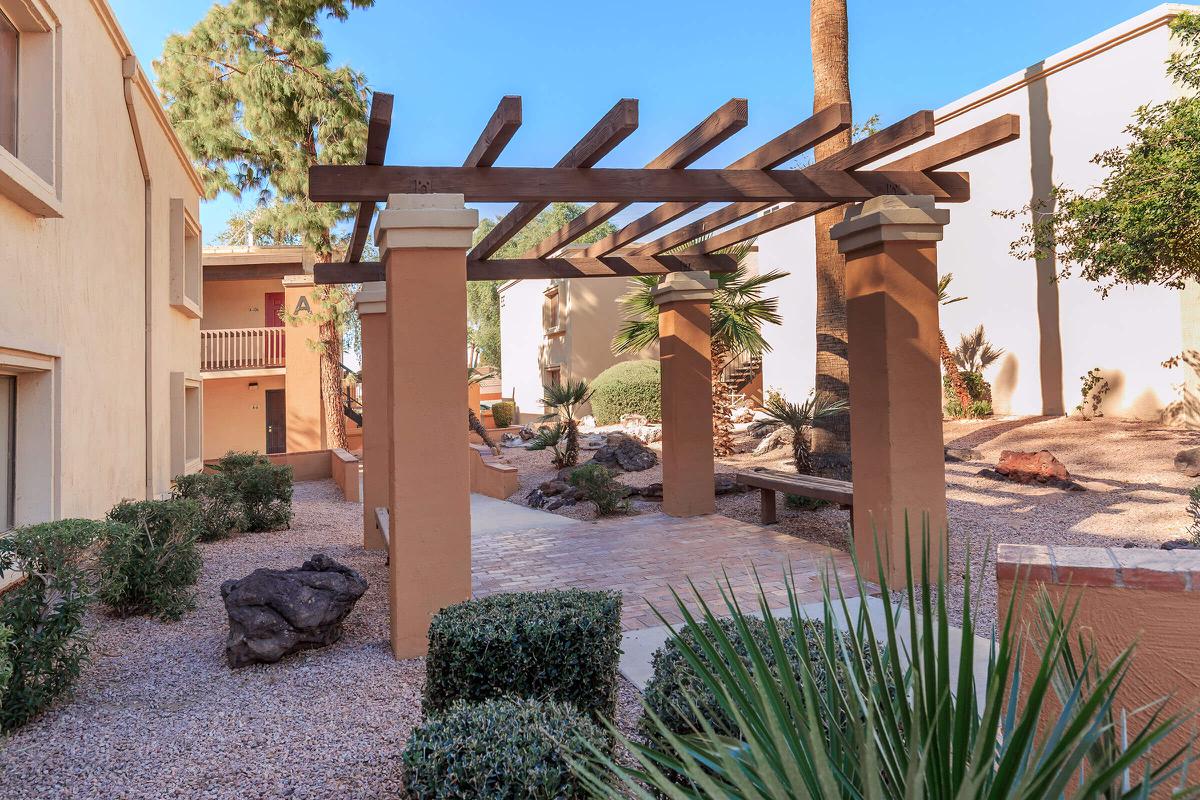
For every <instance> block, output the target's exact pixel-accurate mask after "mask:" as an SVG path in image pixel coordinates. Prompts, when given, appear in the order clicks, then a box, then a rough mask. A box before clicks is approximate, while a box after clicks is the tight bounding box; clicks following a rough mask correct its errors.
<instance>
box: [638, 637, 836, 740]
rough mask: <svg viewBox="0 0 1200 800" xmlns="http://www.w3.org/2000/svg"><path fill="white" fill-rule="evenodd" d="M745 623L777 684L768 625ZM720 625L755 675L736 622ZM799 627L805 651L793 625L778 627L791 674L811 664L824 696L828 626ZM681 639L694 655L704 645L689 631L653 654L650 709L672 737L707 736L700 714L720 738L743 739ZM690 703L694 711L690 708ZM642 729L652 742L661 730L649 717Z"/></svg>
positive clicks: (648, 697)
mask: <svg viewBox="0 0 1200 800" xmlns="http://www.w3.org/2000/svg"><path fill="white" fill-rule="evenodd" d="M743 621H744V622H745V623H746V626H747V627H748V628H749V630H750V635H751V636H752V637H753V639H754V641H755V642H756V643H757V644H758V646H759V648H760V649H761V651H762V653H763V654H764V657H765V660H766V662H767V665H768V668H769V670H770V673H771V675H772V676H774V677H776V678H777V677H778V676H779V665H778V663H777V662H776V659H775V654H774V652H773V650H772V647H771V641H770V636H769V634H768V631H767V626H766V624H765V623H764V622H763V621H762V620H759V619H755V618H754V617H746V618H745V619H744V620H743ZM717 624H718V625H719V626H720V628H721V630H722V631H723V632H724V634H725V635H726V636H727V637H728V638H729V640H730V642H731V643H732V645H733V647H734V649H735V650H736V651H737V654H738V657H739V658H740V659H741V661H742V663H743V664H744V665H745V666H746V668H747V669H752V664H751V660H750V651H749V650H748V649H747V647H746V645H745V643H744V641H743V640H742V639H741V637H740V636H739V635H738V629H737V626H736V625H735V623H734V622H733V620H731V619H721V620H720V621H719V622H718V623H717ZM800 627H801V630H802V631H803V635H804V640H805V641H804V644H803V646H802V647H799V646H797V637H796V635H795V631H794V630H793V629H792V628H791V626H790V625H781V626H780V632H781V634H782V638H783V643H784V648H785V650H786V652H787V655H788V667H787V669H788V670H789V671H790V672H791V673H792V674H793V675H796V674H798V673H799V672H800V670H801V667H800V659H805V660H807V661H808V664H809V667H810V668H811V669H812V672H813V677H814V678H815V679H816V686H817V687H818V688H819V689H820V690H822V691H823V690H824V688H825V685H826V683H827V681H828V678H827V676H826V672H825V669H824V667H823V666H822V659H821V648H822V647H823V645H824V637H825V626H824V625H823V624H822V623H820V622H817V621H812V620H803V621H802V622H801V623H800ZM704 632H705V635H706V637H711V636H712V626H711V624H710V623H704ZM838 638H840V635H838ZM680 639H682V640H683V642H684V643H686V644H687V645H688V647H691V648H693V649H695V648H697V646H698V643H699V641H700V640H699V638H698V637H697V635H696V633H695V632H694V631H692V630H690V629H688V628H685V629H684V630H683V631H682V632H681V633H680V634H679V636H678V637H677V638H676V637H673V638H671V639H668V640H667V643H666V644H664V645H663V646H662V647H661V648H659V650H658V651H657V652H655V654H654V660H653V662H652V663H653V668H654V673H653V675H652V676H651V678H650V681H649V683H647V684H646V692H645V700H646V707H647V708H648V709H650V710H651V711H653V712H654V713H655V714H657V715H658V717H659V718H660V719H661V720H662V722H663V724H665V725H666V727H667V728H668V729H669V730H670V731H671V732H673V733H677V734H681V735H683V734H689V733H703V731H704V728H703V726H702V725H701V724H700V722H699V718H698V717H697V716H696V713H695V712H696V711H697V710H698V711H699V712H700V714H701V715H702V717H703V718H704V719H705V720H707V721H708V723H709V724H710V725H712V727H713V730H715V731H716V732H717V733H718V734H721V735H725V736H739V735H740V734H739V731H738V726H737V723H736V722H735V721H734V720H733V718H732V717H730V716H729V715H728V714H727V713H726V712H725V710H724V709H722V707H721V703H720V702H719V701H718V699H717V695H716V694H714V693H713V692H712V691H711V690H710V689H709V688H708V687H707V686H706V685H705V683H704V681H703V680H701V678H700V677H699V676H698V675H697V673H696V670H695V669H694V668H693V667H692V665H691V664H690V663H688V660H687V657H686V656H685V654H684V649H683V648H682V647H681V646H680ZM704 661H705V664H706V666H708V667H712V666H715V664H714V662H713V661H712V659H711V658H709V657H708V656H705V657H704ZM724 663H725V664H726V665H728V664H729V661H728V660H725V661H724ZM689 698H690V700H691V703H692V704H694V705H695V708H693V707H692V706H691V705H689V702H688V699H689ZM640 728H641V731H642V734H643V735H645V736H653V735H654V733H655V731H656V730H657V726H656V725H655V724H654V723H653V721H652V720H651V718H650V717H649V716H645V715H644V716H643V717H642V720H641V723H640Z"/></svg>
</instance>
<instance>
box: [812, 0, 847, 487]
mask: <svg viewBox="0 0 1200 800" xmlns="http://www.w3.org/2000/svg"><path fill="white" fill-rule="evenodd" d="M809 37H810V41H811V50H812V71H813V111H814V112H817V111H820V110H821V109H823V108H825V107H826V106H828V105H831V104H833V103H849V102H850V52H849V42H850V31H849V26H848V24H847V15H846V0H811V10H810V17H809ZM851 138H852V135H851V132H850V131H844V132H842V133H839V134H838V135H837V136H834V137H832V138H830V139H827V140H825V141H824V142H822V143H820V144H818V145H817V146H816V147H815V148H814V149H813V157H814V158H815V159H816V160H817V161H820V160H821V159H823V158H828V157H829V156H831V155H833V154H835V153H837V152H839V151H841V150H845V149H846V148H847V147H849V146H850V140H851ZM843 213H844V212H843V210H842V209H841V208H834V209H830V210H828V211H823V212H821V213H820V214H817V215H816V219H815V223H814V224H815V229H816V252H815V256H816V258H815V264H816V279H817V284H816V304H817V324H816V338H817V365H816V389H817V393H818V394H826V395H830V396H831V397H834V398H836V399H838V400H841V401H843V402H844V403H847V404H848V403H849V402H850V361H849V352H848V350H847V340H848V336H849V334H848V332H847V329H846V280H845V273H846V259H845V258H844V257H843V256H842V255H841V254H840V253H839V252H838V249H837V243H836V242H834V241H833V240H831V239H830V238H829V228H830V227H831V226H833V225H834V224H835V223H837V222H840V221H841V219H842V216H843ZM813 450H814V452H815V454H816V455H818V456H820V457H821V458H820V461H821V462H823V463H822V466H823V467H826V466H833V465H834V464H839V463H840V464H841V465H843V467H844V468H843V469H841V470H837V471H839V472H842V471H847V470H848V467H849V462H850V415H849V414H846V413H842V414H834V415H831V416H829V417H827V418H826V419H824V420H822V421H821V423H820V424H819V425H817V426H816V427H814V429H813Z"/></svg>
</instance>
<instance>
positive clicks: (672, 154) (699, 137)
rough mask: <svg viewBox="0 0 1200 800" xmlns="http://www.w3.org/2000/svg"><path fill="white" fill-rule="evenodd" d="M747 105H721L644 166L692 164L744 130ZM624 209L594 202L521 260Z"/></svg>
mask: <svg viewBox="0 0 1200 800" xmlns="http://www.w3.org/2000/svg"><path fill="white" fill-rule="evenodd" d="M749 105H750V104H749V103H747V102H746V100H744V99H742V98H736V97H735V98H734V99H732V100H730V101H729V102H727V103H725V104H724V105H723V106H721V107H720V108H718V109H717V110H716V111H714V112H713V113H711V114H709V115H708V117H707V118H706V119H705V120H704V121H703V122H701V123H700V124H699V125H697V126H696V127H694V128H692V129H691V130H690V131H688V132H687V133H685V134H684V135H683V136H682V137H680V138H679V140H678V141H676V142H675V143H674V144H672V145H671V146H670V147H668V148H667V149H666V150H664V151H663V152H662V153H660V154H659V155H658V156H657V157H656V158H653V159H651V160H650V162H649V163H648V164H646V169H683V168H684V167H686V166H688V165H690V164H694V163H695V162H696V161H697V160H699V159H700V158H701V157H702V156H704V155H705V154H706V153H708V152H709V151H710V150H712V149H713V148H714V147H716V146H717V145H719V144H721V143H722V142H724V141H725V140H726V139H728V138H729V137H730V136H733V135H734V134H735V133H737V132H738V131H740V130H741V129H742V128H744V127H746V123H747V122H748V121H749V118H750V114H749ZM628 207H629V204H628V203H594V204H592V205H590V206H588V208H587V209H586V210H585V211H584V212H583V213H582V214H580V215H579V216H578V217H576V218H575V219H573V220H571V221H570V222H568V223H567V224H566V225H563V226H562V227H561V228H559V229H558V230H557V231H555V232H554V233H552V234H550V235H549V236H547V237H546V238H545V239H543V240H542V241H540V242H538V243H537V244H536V245H535V246H534V247H532V248H531V249H529V250H528V251H527V252H526V253H525V257H526V258H542V257H545V256H548V255H550V254H552V253H554V252H556V251H558V250H559V249H560V248H562V247H563V246H565V245H568V244H570V243H571V242H573V241H575V240H576V239H578V238H580V237H581V236H584V235H586V234H587V233H588V232H589V231H591V230H592V229H594V228H596V227H598V226H599V225H602V224H604V223H605V222H606V221H608V220H609V219H610V218H611V217H612V216H613V215H614V214H617V213H619V212H620V211H622V210H623V209H625V208H628Z"/></svg>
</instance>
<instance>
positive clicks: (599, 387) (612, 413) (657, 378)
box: [592, 360, 662, 425]
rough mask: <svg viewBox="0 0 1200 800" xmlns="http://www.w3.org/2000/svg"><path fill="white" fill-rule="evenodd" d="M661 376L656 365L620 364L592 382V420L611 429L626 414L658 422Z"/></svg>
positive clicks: (660, 416) (647, 361)
mask: <svg viewBox="0 0 1200 800" xmlns="http://www.w3.org/2000/svg"><path fill="white" fill-rule="evenodd" d="M661 376H662V372H661V370H660V369H659V366H658V362H657V361H651V360H645V361H622V362H621V363H619V364H613V365H612V366H611V367H609V368H608V369H606V370H604V372H601V373H600V374H599V375H597V376H596V380H594V381H592V416H594V417H595V418H596V424H597V425H613V424H615V423H618V422H620V421H621V417H623V416H624V415H626V414H641V415H642V416H643V417H645V418H646V419H653V420H658V419H662V390H661V387H660V384H661Z"/></svg>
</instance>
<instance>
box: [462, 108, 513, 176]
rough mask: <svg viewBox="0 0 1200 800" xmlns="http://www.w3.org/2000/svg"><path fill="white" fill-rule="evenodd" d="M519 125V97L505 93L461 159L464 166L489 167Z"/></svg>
mask: <svg viewBox="0 0 1200 800" xmlns="http://www.w3.org/2000/svg"><path fill="white" fill-rule="evenodd" d="M519 127H521V98H520V97H518V96H517V95H515V94H509V95H505V96H504V97H502V98H501V99H500V104H499V105H498V106H496V110H495V111H493V112H492V117H491V119H489V120H488V122H487V125H485V126H484V127H483V132H482V133H481V134H479V140H478V141H477V142H475V146H474V147H472V148H471V152H470V153H468V154H467V157H466V159H465V160H464V161H463V166H464V167H490V166H491V165H492V164H495V163H496V159H497V158H499V157H500V153H501V152H503V150H504V148H505V147H507V146H508V143H509V141H511V140H512V137H513V134H515V133H516V132H517V128H519Z"/></svg>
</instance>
